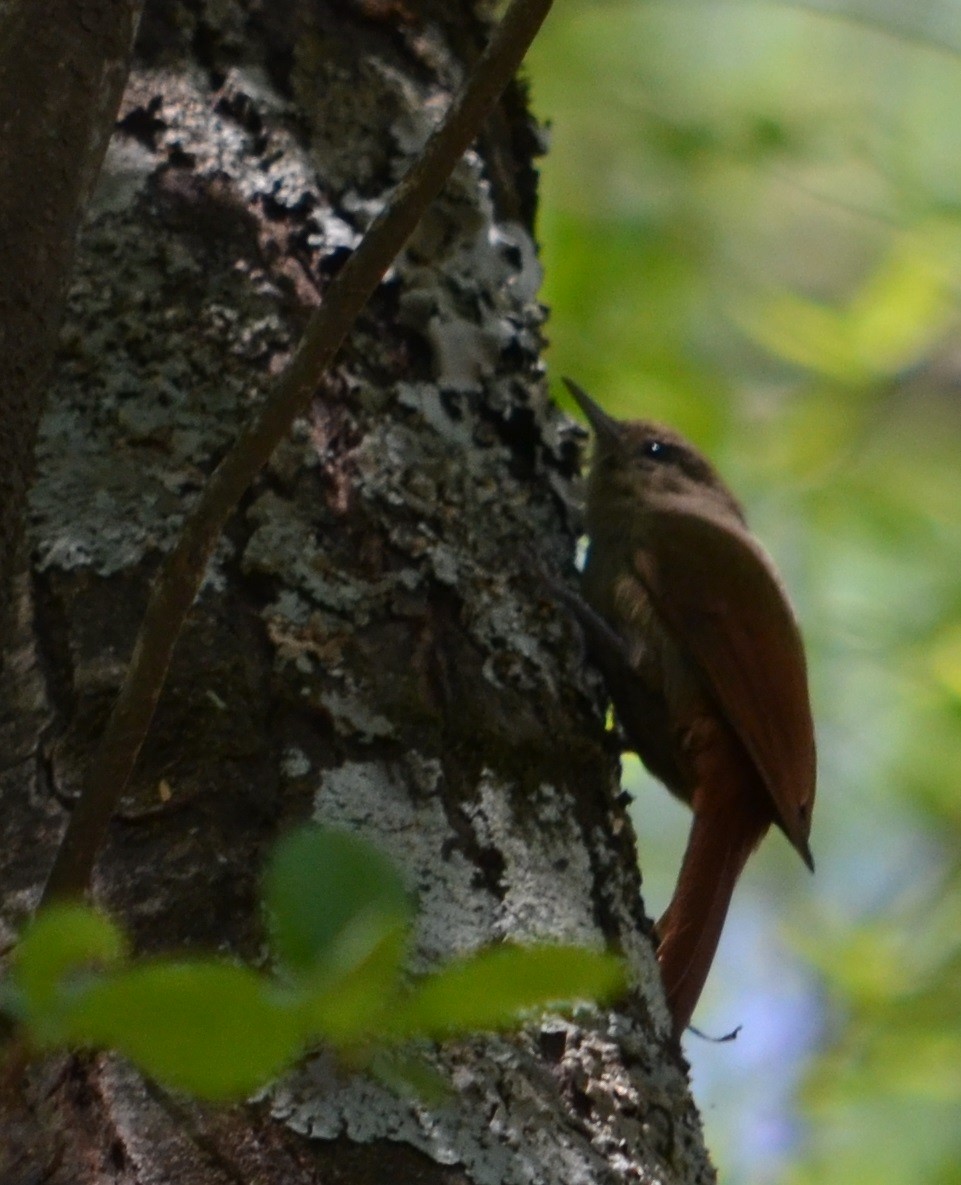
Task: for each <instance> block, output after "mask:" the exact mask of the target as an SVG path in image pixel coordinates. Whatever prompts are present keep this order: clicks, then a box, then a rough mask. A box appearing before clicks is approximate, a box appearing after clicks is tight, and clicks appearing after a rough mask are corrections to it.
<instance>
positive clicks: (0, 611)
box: [0, 0, 141, 638]
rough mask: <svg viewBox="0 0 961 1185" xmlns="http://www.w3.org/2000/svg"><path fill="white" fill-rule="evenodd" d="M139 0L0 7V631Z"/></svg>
mask: <svg viewBox="0 0 961 1185" xmlns="http://www.w3.org/2000/svg"><path fill="white" fill-rule="evenodd" d="M140 7H141V6H140V3H139V0H8V3H7V4H6V5H4V6H3V7H2V8H0V228H2V231H0V276H2V277H3V279H2V283H0V638H3V637H4V634H5V618H6V609H7V604H8V594H9V589H10V581H11V579H12V575H13V570H14V565H15V562H16V556H17V549H18V546H19V543H20V538H21V533H22V527H23V515H24V509H25V506H26V498H27V491H28V488H29V484H30V479H31V476H32V473H33V450H34V443H35V440H36V433H37V424H38V422H39V420H40V412H41V408H42V405H43V396H44V392H45V390H46V384H47V380H48V376H49V373H50V365H51V362H52V360H53V351H54V345H55V343H56V339H57V331H58V329H59V327H60V318H61V314H62V312H63V299H64V295H65V292H66V285H67V280H68V279H69V275H70V264H71V260H72V257H73V249H74V242H75V239H76V232H77V228H78V226H79V224H80V217H81V214H82V213H83V208H84V203H85V202H86V200H87V197H88V196H89V191H90V186H91V185H92V184H93V182H94V179H95V178H96V176H97V171H98V170H99V168H100V162H101V160H102V159H103V154H104V150H105V149H106V146H107V140H108V138H109V135H110V129H111V127H112V125H113V120H114V116H115V114H116V111H117V104H118V103H119V102H120V96H121V93H122V90H123V86H124V81H125V79H126V77H127V69H128V66H129V62H130V48H131V44H132V42H133V33H134V29H135V28H136V23H137V15H138V13H139V11H140Z"/></svg>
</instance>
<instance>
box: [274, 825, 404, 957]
mask: <svg viewBox="0 0 961 1185" xmlns="http://www.w3.org/2000/svg"><path fill="white" fill-rule="evenodd" d="M264 898H265V904H266V908H267V915H268V923H269V926H270V932H271V937H272V939H273V945H274V950H275V951H276V952H277V955H278V956H279V957H280V959H281V960H282V961H283V962H284V963H285V964H286V966H287V968H288V969H289V970H291V971H293V972H295V973H297V974H299V975H302V976H303V975H305V974H309V975H317V974H319V975H329V976H338V975H345V974H347V973H348V972H349V971H350V970H351V969H352V968H354V967H357V966H358V965H359V964H361V963H362V962H363V961H364V960H365V959H367V958H369V957H370V956H371V954H372V952H374V951H375V950H376V949H377V947H378V946H379V945H380V943H381V942H382V941H383V940H384V939H385V936H386V935H388V934H391V933H394V932H395V931H397V930H398V929H403V930H405V931H406V929H407V928H408V927H409V925H410V921H411V914H412V910H411V903H410V900H409V898H408V895H407V892H406V890H405V888H404V885H403V882H402V881H401V878H400V875H399V873H398V872H397V869H396V868H395V867H394V865H393V864H392V863H391V862H390V861H389V860H388V859H387V857H386V856H384V855H383V854H382V853H381V852H379V851H378V850H377V849H376V848H374V847H372V846H371V845H370V844H368V843H366V842H365V841H364V840H362V839H358V838H357V836H355V835H351V834H350V833H348V832H345V831H336V830H331V829H327V828H321V827H305V828H303V829H301V830H300V831H296V832H294V833H293V834H292V835H289V836H287V838H286V839H283V840H281V842H280V843H279V844H278V845H277V848H276V850H275V852H274V855H273V859H272V860H271V863H270V866H269V868H268V870H267V875H266V878H265V884H264Z"/></svg>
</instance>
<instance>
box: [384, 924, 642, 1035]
mask: <svg viewBox="0 0 961 1185" xmlns="http://www.w3.org/2000/svg"><path fill="white" fill-rule="evenodd" d="M623 985H624V970H623V965H622V963H621V961H620V960H619V959H617V958H615V957H614V956H613V955H610V954H604V953H602V952H599V951H590V950H585V949H583V948H582V947H574V946H529V947H525V946H502V947H495V948H492V949H490V950H485V951H481V952H480V954H476V955H472V956H470V957H468V958H466V959H461V960H459V961H457V962H456V963H452V964H450V965H449V966H447V967H444V968H442V969H441V970H440V971H438V972H436V974H434V975H431V976H428V977H427V978H426V979H424V980H423V981H422V982H421V983H420V984H419V985H418V986H417V987H416V988H415V989H414V990H413V991H412V993H411V995H410V996H409V998H408V999H407V1000H406V1001H404V1002H403V1003H402V1004H400V1005H399V1006H398V1008H397V1010H396V1011H395V1012H394V1013H393V1014H392V1016H391V1029H392V1031H393V1032H394V1033H395V1034H400V1035H406V1034H412V1035H430V1034H443V1033H449V1032H452V1031H465V1032H467V1031H472V1030H478V1029H500V1028H503V1027H505V1026H507V1025H511V1024H514V1023H516V1021H517V1019H518V1017H519V1016H520V1014H521V1013H523V1012H525V1011H527V1010H529V1009H532V1008H543V1007H546V1006H547V1005H549V1004H554V1005H558V1004H562V1003H563V1004H570V1003H573V1002H575V1001H577V1000H605V999H609V998H610V997H611V996H613V995H615V994H616V993H617V992H618V991H620V990H622V988H623Z"/></svg>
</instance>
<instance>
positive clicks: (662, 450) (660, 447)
mask: <svg viewBox="0 0 961 1185" xmlns="http://www.w3.org/2000/svg"><path fill="white" fill-rule="evenodd" d="M638 455H639V456H640V457H646V458H649V459H650V460H652V461H669V460H670V459H671V457H672V456H673V455H674V449H673V448H672V447H671V446H670V445H669V444H665V443H664V441H663V440H645V441H644V443H643V444H642V445H641V447H640V448H639V449H638Z"/></svg>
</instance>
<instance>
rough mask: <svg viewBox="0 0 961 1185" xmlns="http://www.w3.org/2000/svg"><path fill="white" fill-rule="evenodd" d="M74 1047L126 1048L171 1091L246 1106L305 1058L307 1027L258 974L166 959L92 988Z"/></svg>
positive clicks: (75, 1011)
mask: <svg viewBox="0 0 961 1185" xmlns="http://www.w3.org/2000/svg"><path fill="white" fill-rule="evenodd" d="M64 1025H65V1031H66V1034H67V1040H68V1041H70V1042H71V1043H73V1044H77V1045H84V1046H94V1047H103V1048H108V1049H113V1050H117V1051H119V1052H120V1053H123V1054H125V1055H126V1056H127V1057H129V1058H130V1060H131V1061H133V1062H135V1063H136V1064H137V1065H138V1066H139V1067H140V1069H142V1070H143V1071H144V1072H145V1073H147V1074H149V1075H150V1076H151V1077H153V1078H156V1079H157V1080H158V1081H159V1082H162V1083H164V1084H165V1085H167V1086H170V1087H175V1088H177V1089H180V1090H186V1091H189V1092H190V1093H191V1094H194V1095H197V1096H198V1097H200V1098H206V1099H227V1098H242V1097H243V1096H245V1095H247V1094H250V1093H251V1092H252V1091H254V1090H255V1089H256V1088H257V1087H259V1086H262V1085H263V1084H264V1083H266V1082H267V1081H269V1079H270V1078H272V1077H274V1076H275V1075H276V1074H278V1073H279V1072H280V1071H281V1070H282V1069H284V1067H285V1066H287V1065H288V1064H290V1062H291V1061H292V1060H293V1059H294V1057H295V1056H296V1054H297V1052H298V1050H299V1048H300V1044H301V1038H302V1021H301V1018H300V1016H299V1013H298V1011H297V1009H296V1008H294V1007H291V1006H290V1005H289V1004H288V1003H287V1002H285V1001H284V1000H282V999H280V998H278V997H277V996H276V995H275V992H274V989H273V988H272V987H271V986H270V985H269V984H268V983H267V982H266V981H265V980H264V979H263V978H262V977H261V976H259V975H258V974H256V972H254V971H251V970H250V969H248V968H245V967H238V966H234V965H232V964H226V963H214V962H199V961H198V962H191V963H178V962H167V961H160V960H158V961H156V962H152V963H146V964H144V965H142V966H139V967H135V968H133V969H131V970H128V971H121V972H118V973H116V974H114V975H112V976H109V977H108V978H106V979H104V980H103V981H101V982H98V983H94V984H91V985H90V987H89V988H88V989H87V990H86V991H85V992H84V993H83V994H82V995H81V996H80V997H79V998H78V999H77V1000H76V1001H75V1003H74V1004H73V1006H72V1007H71V1009H70V1011H69V1013H68V1014H67V1015H66V1017H65V1021H64Z"/></svg>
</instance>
